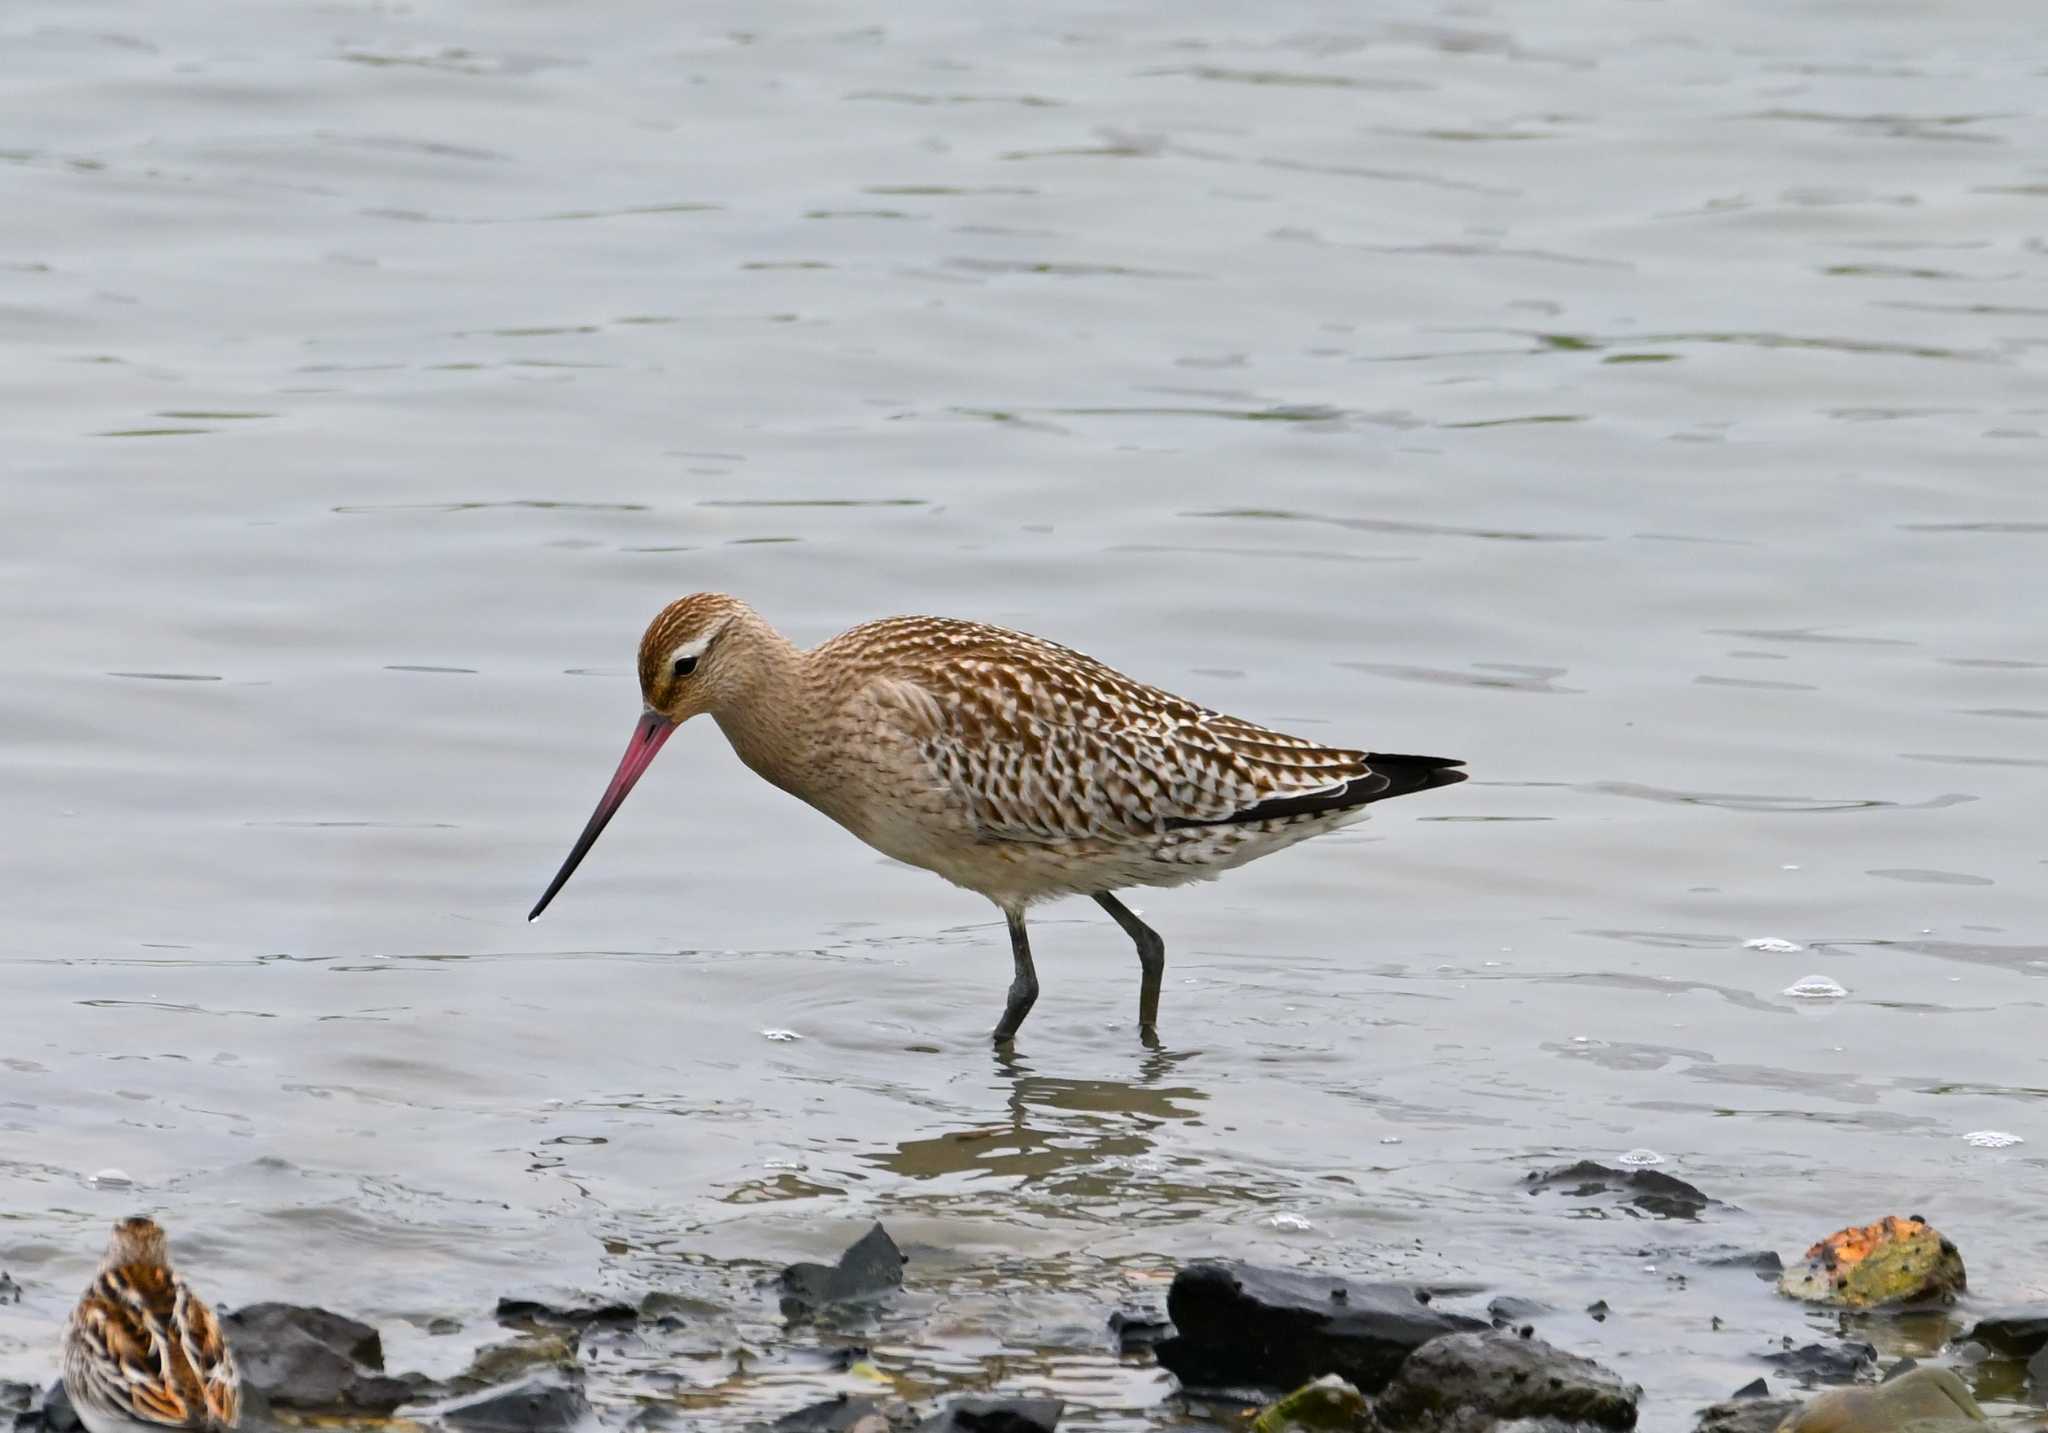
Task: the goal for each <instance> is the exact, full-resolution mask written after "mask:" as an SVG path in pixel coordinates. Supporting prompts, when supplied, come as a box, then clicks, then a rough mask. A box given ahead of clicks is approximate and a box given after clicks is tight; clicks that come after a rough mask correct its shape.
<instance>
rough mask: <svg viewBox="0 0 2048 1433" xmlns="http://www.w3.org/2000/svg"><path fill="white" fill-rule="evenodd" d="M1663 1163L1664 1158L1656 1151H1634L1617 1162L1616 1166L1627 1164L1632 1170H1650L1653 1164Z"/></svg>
mask: <svg viewBox="0 0 2048 1433" xmlns="http://www.w3.org/2000/svg"><path fill="white" fill-rule="evenodd" d="M1663 1162H1664V1156H1663V1155H1661V1154H1659V1153H1657V1151H1656V1150H1654V1149H1632V1150H1630V1151H1629V1152H1628V1153H1627V1154H1625V1155H1623V1156H1622V1157H1621V1158H1620V1159H1618V1160H1616V1161H1615V1163H1616V1164H1625V1165H1627V1166H1628V1167H1629V1168H1630V1169H1648V1168H1649V1167H1650V1166H1651V1165H1653V1164H1662V1163H1663Z"/></svg>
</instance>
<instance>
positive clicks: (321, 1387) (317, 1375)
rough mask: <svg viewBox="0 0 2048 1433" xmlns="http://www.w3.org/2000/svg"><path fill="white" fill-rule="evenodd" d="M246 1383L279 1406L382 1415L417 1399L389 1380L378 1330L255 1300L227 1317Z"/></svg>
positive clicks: (408, 1387)
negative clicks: (385, 1371)
mask: <svg viewBox="0 0 2048 1433" xmlns="http://www.w3.org/2000/svg"><path fill="white" fill-rule="evenodd" d="M221 1323H222V1325H223V1326H224V1327H225V1330H226V1332H227V1339H228V1345H229V1347H230V1348H232V1349H233V1350H234V1353H235V1362H236V1363H237V1364H239V1365H240V1366H241V1370H242V1386H243V1388H244V1389H245V1390H252V1391H254V1392H255V1393H257V1394H258V1395H260V1396H261V1397H262V1398H264V1399H265V1400H266V1401H267V1402H269V1403H270V1404H272V1405H273V1406H275V1407H278V1408H291V1409H297V1410H299V1411H301V1412H310V1413H321V1412H327V1413H332V1412H351V1413H374V1414H385V1413H389V1412H390V1411H391V1410H392V1409H394V1408H396V1407H398V1406H399V1405H400V1404H401V1403H405V1402H407V1401H408V1400H410V1399H411V1398H413V1397H414V1396H416V1391H417V1390H416V1387H415V1385H414V1384H412V1383H409V1382H407V1381H405V1380H403V1379H397V1378H386V1377H384V1344H383V1340H381V1339H380V1338H378V1336H377V1331H376V1330H375V1329H373V1328H371V1327H370V1326H369V1325H368V1324H365V1323H358V1322H357V1321H356V1320H354V1319H351V1318H344V1317H343V1316H342V1315H340V1314H336V1313H330V1312H328V1311H327V1310H326V1309H316V1308H303V1307H300V1306H299V1305H296V1304H275V1303H270V1304H250V1305H249V1306H248V1307H247V1308H242V1309H236V1310H234V1311H233V1312H232V1313H228V1314H225V1315H223V1316H222V1318H221Z"/></svg>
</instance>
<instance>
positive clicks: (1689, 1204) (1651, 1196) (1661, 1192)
mask: <svg viewBox="0 0 2048 1433" xmlns="http://www.w3.org/2000/svg"><path fill="white" fill-rule="evenodd" d="M1523 1182H1524V1183H1525V1184H1526V1185H1528V1188H1529V1193H1531V1194H1542V1193H1544V1192H1546V1191H1549V1190H1555V1191H1557V1192H1558V1193H1559V1194H1562V1195H1563V1196H1565V1197H1566V1198H1567V1199H1591V1198H1593V1197H1594V1196H1595V1195H1600V1194H1614V1195H1619V1196H1621V1198H1620V1207H1621V1208H1623V1209H1625V1210H1627V1211H1629V1212H1630V1213H1632V1214H1635V1215H1637V1217H1641V1215H1643V1214H1648V1215H1650V1216H1651V1217H1653V1218H1656V1219H1697V1218H1699V1217H1700V1214H1701V1212H1702V1211H1703V1210H1705V1209H1706V1208H1707V1206H1708V1205H1710V1204H1716V1203H1719V1201H1718V1200H1714V1199H1709V1198H1708V1197H1707V1196H1706V1195H1704V1194H1702V1193H1700V1191H1699V1190H1697V1189H1695V1188H1694V1187H1693V1186H1692V1185H1690V1184H1687V1183H1686V1182H1685V1181H1684V1180H1682V1179H1679V1178H1677V1177H1676V1176H1673V1175H1669V1174H1665V1173H1664V1172H1662V1171H1661V1170H1655V1169H1611V1168H1609V1167H1608V1166H1607V1165H1604V1164H1595V1163H1594V1162H1593V1161H1592V1160H1590V1159H1582V1160H1580V1161H1579V1162H1578V1163H1577V1164H1568V1165H1565V1166H1564V1167H1563V1168H1561V1169H1553V1170H1551V1171H1549V1172H1548V1173H1538V1172H1536V1171H1534V1170H1532V1171H1530V1173H1529V1174H1528V1175H1527V1176H1526V1178H1525V1179H1524V1180H1523Z"/></svg>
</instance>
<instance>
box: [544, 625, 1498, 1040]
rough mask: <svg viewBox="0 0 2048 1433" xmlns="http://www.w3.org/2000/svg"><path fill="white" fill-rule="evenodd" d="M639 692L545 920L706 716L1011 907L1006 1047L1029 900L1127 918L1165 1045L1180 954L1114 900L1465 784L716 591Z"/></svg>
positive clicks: (1071, 657) (755, 755) (867, 837)
mask: <svg viewBox="0 0 2048 1433" xmlns="http://www.w3.org/2000/svg"><path fill="white" fill-rule="evenodd" d="M640 693H641V696H642V698H643V699H644V701H645V703H646V709H645V711H644V712H643V713H642V715H641V717H640V724H639V726H638V727H636V728H635V729H634V732H633V738H632V740H631V741H630V742H629V743H628V744H627V747H626V754H625V756H624V757H623V758H622V759H621V760H620V762H619V769H618V771H617V773H616V774H615V775H614V776H613V777H612V780H611V785H610V786H608V787H606V788H605V793H604V796H603V797H602V798H601V799H600V800H599V801H598V803H597V810H596V811H594V812H592V813H591V817H590V821H589V823H588V824H587V825H586V826H584V828H583V834H582V835H581V836H579V837H577V838H576V844H575V846H574V847H572V848H571V849H570V851H569V857H568V859H567V860H566V861H564V862H563V863H562V868H561V870H560V871H558V872H556V874H555V878H554V880H553V881H551V882H550V883H549V884H548V888H547V891H546V893H545V894H543V895H542V896H541V898H540V901H539V903H538V904H536V905H535V906H534V908H533V911H532V912H531V914H529V915H528V916H527V919H528V920H532V919H534V918H536V917H537V916H539V915H540V913H541V912H542V911H544V910H546V909H547V906H548V902H549V901H551V900H553V899H554V898H555V893H556V892H557V891H559V890H561V888H562V885H563V883H564V882H566V881H567V880H568V879H569V877H570V875H571V874H572V873H573V872H574V871H575V869H576V867H577V865H578V863H580V862H581V861H582V860H583V857H584V855H585V854H586V853H587V852H588V851H589V850H590V847H591V844H592V843H593V842H595V841H596V840H597V837H598V833H599V832H601V831H602V830H604V827H605V823H606V822H608V821H610V820H611V819H612V815H613V813H615V812H616V811H617V810H618V809H619V805H620V803H621V802H623V801H624V800H625V799H626V793H627V792H629V791H631V790H632V789H633V783H634V782H636V781H638V780H639V779H640V776H641V773H642V772H644V771H646V770H647V766H648V763H650V762H652V761H653V760H654V755H655V753H656V752H658V751H660V750H661V746H662V743H663V742H665V741H667V740H668V739H669V737H670V735H671V734H672V733H674V731H675V729H676V728H677V727H678V726H680V725H682V724H683V723H684V722H686V721H688V720H689V719H690V718H691V717H693V716H696V715H697V714H698V713H700V712H708V713H709V714H710V715H711V718H712V720H714V721H716V722H717V723H718V726H719V729H720V730H721V731H723V732H724V733H725V737H726V740H727V741H729V742H731V743H732V747H733V750H734V751H735V752H737V753H738V754H739V758H740V760H741V761H743V762H745V763H746V764H747V765H748V766H749V767H751V768H752V769H753V770H754V772H755V774H756V775H758V776H761V777H762V778H764V779H765V780H767V781H769V782H772V783H773V784H774V785H776V786H779V787H781V788H782V789H783V790H784V791H787V792H789V793H790V794H791V795H792V796H795V797H798V798H799V799H801V800H803V801H805V802H808V803H809V804H810V805H812V806H815V807H816V808H817V809H818V810H820V811H822V812H824V813H825V814H826V815H827V816H830V817H831V818H832V819H833V820H834V821H837V822H838V823H839V824H840V825H842V826H844V827H845V828H846V829H847V830H849V831H851V832H852V833H853V834H854V835H856V836H858V837H860V839H861V840H863V841H865V842H867V843H868V844H869V845H870V846H873V847H874V848H875V849H876V850H878V851H881V852H883V853H885V854H887V855H890V856H893V857H895V858H896V859H897V860H899V861H904V862H907V863H908V864H910V865H913V866H922V867H923V868H924V869H925V870H928V871H934V872H937V873H938V874H939V875H941V876H944V877H945V878H946V879H947V880H949V881H951V882H952V883H953V884H954V885H956V886H964V887H966V888H967V889H968V890H970V891H978V892H980V893H981V894H982V895H984V896H986V897H988V898H989V899H990V900H991V901H993V902H995V904H996V906H997V908H998V909H1000V910H1001V911H1002V913H1003V919H1004V920H1005V921H1007V922H1008V923H1009V929H1010V951H1011V955H1012V958H1013V959H1014V961H1015V975H1014V977H1013V978H1012V980H1011V982H1010V994H1009V1000H1008V1002H1007V1004H1006V1005H1005V1006H1004V1008H1003V1018H1002V1019H1001V1020H1000V1021H999V1022H998V1023H997V1025H996V1028H995V1039H996V1040H997V1041H1004V1040H1008V1039H1010V1038H1011V1037H1012V1036H1014V1035H1015V1034H1016V1033H1017V1027H1018V1026H1020V1025H1022V1024H1023V1023H1024V1017H1025V1016H1026V1015H1027V1014H1029V1013H1030V1011H1031V1006H1032V1003H1033V1002H1034V1001H1035V1000H1037V999H1038V975H1037V972H1036V971H1034V970H1033V969H1032V965H1031V943H1030V941H1029V939H1028V938H1027V937H1026V935H1025V933H1024V911H1025V908H1026V907H1028V906H1030V905H1031V904H1032V903H1034V902H1036V901H1042V900H1049V899H1051V898H1053V897H1055V896H1067V895H1082V896H1089V897H1092V898H1093V899H1094V901H1095V903H1096V904H1097V905H1099V906H1101V907H1102V908H1103V909H1104V910H1105V911H1107V912H1109V915H1110V918H1111V919H1112V920H1114V921H1115V922H1116V923H1117V924H1118V925H1119V926H1121V927H1123V930H1124V933H1125V934H1126V935H1128V936H1129V937H1130V938H1131V939H1132V941H1133V942H1135V943H1136V945H1137V948H1138V964H1139V968H1140V971H1141V980H1140V983H1139V988H1138V1026H1139V1029H1140V1031H1141V1032H1142V1033H1143V1034H1144V1035H1145V1036H1146V1037H1147V1038H1151V1037H1152V1036H1153V1034H1154V1030H1155V1027H1156V1026H1157V1024H1158V1020H1159V982H1160V977H1161V975H1162V973H1163V972H1164V971H1165V969H1166V944H1165V942H1164V941H1162V940H1161V939H1160V938H1159V935H1158V933H1157V932H1155V931H1154V930H1153V929H1152V928H1151V927H1150V926H1148V925H1146V924H1145V923H1144V922H1143V921H1142V920H1140V919H1138V917H1137V915H1136V913H1135V912H1133V911H1132V910H1131V909H1130V908H1129V907H1128V906H1126V905H1125V904H1124V903H1123V902H1122V901H1120V900H1118V899H1117V898H1116V895H1115V893H1116V892H1117V891H1119V890H1122V889H1124V888H1125V887H1127V886H1177V885H1180V884H1182V883H1183V882H1186V881H1198V880H1206V879H1209V878H1211V877H1214V876H1217V875H1220V874H1222V873H1223V872H1224V871H1227V870H1229V869H1231V868H1232V867H1233V866H1241V865H1243V864H1244V863H1245V862H1247V861H1254V860H1257V859H1258V858H1259V857H1261V856H1264V855H1268V854H1270V853H1271V852H1274V851H1278V850H1280V849H1281V848H1282V847H1285V846H1291V845H1293V844H1294V843H1295V842H1296V841H1301V840H1305V839H1307V838H1308V837H1310V836H1316V835H1320V834H1322V833H1323V832H1325V831H1329V830H1333V829H1334V828H1336V827H1338V826H1343V825H1346V824H1348V823H1349V822H1352V821H1356V820H1358V819H1359V818H1360V817H1362V816H1364V815H1365V810H1364V808H1365V807H1366V806H1367V805H1368V804H1369V803H1371V802H1374V801H1383V800H1385V799H1387V798H1388V797H1390V796H1406V795H1407V794H1408V793H1409V792H1411V791H1427V790H1429V789H1430V788H1431V787H1435V786H1448V785H1450V784H1451V783H1453V782H1456V781H1463V780H1464V779H1465V773H1464V772H1462V771H1459V770H1457V769H1456V768H1458V767H1459V766H1461V765H1463V763H1462V762H1458V761H1450V760H1446V759H1444V758H1442V757H1435V756H1385V755H1381V754H1379V753H1377V752H1367V751H1347V750H1344V749H1342V748H1338V747H1329V746H1323V745H1321V744H1320V743H1318V742H1313V741H1307V740H1304V739H1303V738H1301V737H1298V736H1286V735H1283V734H1282V733H1280V732H1277V731H1269V730H1267V729H1266V728H1264V727H1261V726H1255V725H1253V724H1252V723H1251V722H1248V721H1242V720H1240V719H1239V718H1237V717H1231V716H1224V715H1222V714H1221V713H1219V712H1213V711H1210V710H1209V709H1208V708H1206V707H1201V706H1197V705H1196V704H1195V703H1193V702H1191V701H1188V700H1186V699H1185V698H1182V697H1177V696H1174V695H1172V694H1171V693H1168V692H1163V691H1160V690H1159V689H1158V688H1156V687H1148V686H1145V685H1144V684H1142V683H1140V682H1136V681H1133V680H1132V679H1131V678H1129V677H1127V676H1125V675H1123V674H1122V673H1121V672H1118V671H1116V670H1114V669H1113V668H1110V667H1106V666H1104V665H1103V664H1102V663H1100V662H1098V661H1096V660H1095V659H1094V658H1092V657H1087V656H1083V655H1082V654H1081V653H1079V652H1076V651H1073V650H1071V649H1069V648H1066V647H1062V646H1059V645H1058V644H1057V643H1053V642H1048V641H1045V640H1044V639H1043V638H1039V637H1032V636H1028V635H1026V634H1025V633H1022V632H1013V631H1010V630H1008V629H1007V628H1003V627H990V626H986V625H984V624H982V623H979V622H960V621H954V620H952V619H949V618H944V617H888V618H884V619H883V620H881V621H879V622H868V623H864V624H863V625H861V626H859V627H855V628H852V629H851V630H849V631H846V632H842V633H840V634H839V635H838V636H837V637H834V638H832V639H831V640H830V641H828V642H825V643H824V644H822V645H820V646H817V647H813V648H811V649H810V650H809V651H805V650H803V649H801V648H799V647H797V646H796V645H795V644H793V643H791V642H790V641H789V640H788V639H787V638H785V637H784V636H783V635H782V634H781V633H780V632H777V631H776V630H775V629H774V628H773V627H771V626H770V625H768V623H767V622H766V621H764V620H762V618H761V617H760V616H758V615H757V614H756V613H755V612H754V610H753V609H752V608H751V607H748V606H747V605H746V604H745V603H744V602H741V601H740V600H739V599H738V598H735V597H728V596H726V595H724V594H723V593H718V592H699V593H696V594H694V595H692V596H689V597H683V598H680V599H678V600H677V601H675V602H672V603H670V604H669V605H668V606H667V607H666V608H665V609H663V610H662V612H661V613H660V615H658V616H657V617H656V618H655V619H654V621H653V622H652V623H651V624H650V625H649V626H648V628H647V633H646V635H645V636H644V637H642V638H641V640H640Z"/></svg>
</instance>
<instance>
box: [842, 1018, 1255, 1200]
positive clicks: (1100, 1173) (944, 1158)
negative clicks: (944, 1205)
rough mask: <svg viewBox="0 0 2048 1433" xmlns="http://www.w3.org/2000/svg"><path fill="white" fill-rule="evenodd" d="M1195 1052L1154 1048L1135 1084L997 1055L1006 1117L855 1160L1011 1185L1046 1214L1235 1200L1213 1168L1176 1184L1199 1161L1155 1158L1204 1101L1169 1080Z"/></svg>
mask: <svg viewBox="0 0 2048 1433" xmlns="http://www.w3.org/2000/svg"><path fill="white" fill-rule="evenodd" d="M1194 1053H1195V1052H1193V1051H1178V1052H1169V1051H1164V1050H1154V1051H1152V1052H1150V1053H1149V1054H1147V1055H1146V1056H1144V1058H1143V1059H1142V1060H1141V1061H1140V1062H1139V1064H1138V1069H1137V1072H1136V1076H1135V1078H1133V1079H1129V1080H1087V1079H1075V1078H1071V1077H1067V1076H1060V1075H1041V1074H1036V1073H1034V1072H1033V1071H1032V1069H1031V1066H1030V1064H1029V1062H1028V1061H1026V1060H1024V1059H1022V1058H1020V1057H1018V1056H1017V1055H1015V1054H1014V1053H1011V1052H1008V1051H1004V1052H1000V1053H999V1054H998V1056H997V1058H996V1061H995V1064H996V1070H997V1077H998V1079H999V1081H1000V1082H1001V1084H1000V1085H999V1086H998V1088H1002V1087H1004V1086H1007V1089H1006V1091H1005V1098H1004V1104H1005V1106H1006V1108H1007V1112H1008V1118H1007V1120H1001V1121H995V1122H990V1123H986V1124H977V1125H973V1126H970V1127H968V1128H965V1129H957V1130H948V1131H946V1132H945V1133H942V1134H936V1135H931V1136H928V1137H926V1138H922V1139H912V1140H905V1141H903V1142H902V1143H900V1144H897V1145H896V1146H895V1147H894V1148H892V1149H888V1150H878V1151H876V1152H874V1153H872V1154H868V1155H865V1156H863V1158H864V1159H866V1160H867V1161H868V1162H869V1163H872V1164H875V1165H879V1166H880V1167H881V1168H883V1169H887V1170H889V1171H890V1172H891V1173H894V1174H899V1175H903V1176H905V1177H906V1178H909V1179H915V1180H920V1181H925V1180H958V1179H960V1178H961V1177H963V1176H964V1177H965V1178H966V1179H967V1180H969V1181H978V1180H981V1179H1000V1180H1005V1181H1010V1182H1012V1185H1013V1188H1012V1194H1013V1195H1014V1196H1021V1197H1023V1198H1024V1200H1025V1201H1026V1205H1027V1207H1029V1206H1030V1205H1031V1204H1032V1203H1034V1202H1037V1201H1045V1204H1046V1208H1047V1210H1048V1212H1052V1204H1053V1203H1054V1202H1055V1201H1056V1202H1057V1205H1058V1211H1059V1212H1066V1213H1071V1212H1072V1210H1073V1205H1074V1202H1075V1201H1077V1200H1078V1201H1084V1202H1087V1203H1100V1202H1104V1201H1109V1202H1120V1201H1125V1200H1131V1199H1135V1198H1142V1199H1143V1201H1144V1202H1145V1203H1146V1204H1147V1205H1151V1206H1159V1205H1163V1204H1164V1205H1179V1204H1184V1203H1187V1202H1189V1201H1194V1202H1199V1203H1201V1204H1203V1205H1210V1204H1213V1203H1214V1202H1216V1200H1217V1199H1219V1198H1222V1199H1229V1198H1233V1197H1240V1196H1241V1194H1242V1191H1235V1192H1233V1191H1226V1190H1223V1189H1221V1188H1219V1187H1218V1186H1217V1185H1216V1183H1215V1182H1214V1181H1213V1178H1212V1176H1213V1174H1214V1171H1213V1170H1204V1177H1203V1178H1202V1179H1201V1181H1200V1183H1190V1184H1187V1185H1181V1184H1178V1183H1176V1182H1175V1181H1174V1178H1173V1176H1174V1175H1175V1174H1176V1173H1180V1172H1182V1171H1185V1172H1187V1173H1193V1172H1194V1167H1195V1166H1196V1165H1197V1164H1198V1161H1196V1160H1194V1159H1181V1158H1168V1157H1164V1156H1161V1155H1159V1154H1158V1153H1157V1152H1156V1138H1157V1135H1158V1133H1159V1132H1160V1131H1161V1130H1162V1129H1165V1128H1167V1127H1169V1126H1172V1125H1176V1124H1188V1123H1190V1122H1193V1121H1195V1120H1196V1119H1197V1118H1198V1116H1199V1114H1200V1106H1201V1104H1202V1102H1204V1101H1206V1100H1207V1099H1208V1098H1209V1095H1208V1092H1207V1091H1204V1090H1201V1089H1198V1088H1196V1087H1195V1086H1193V1085H1189V1084H1185V1083H1167V1081H1168V1079H1169V1078H1170V1077H1171V1076H1172V1075H1173V1074H1174V1073H1175V1067H1176V1066H1178V1065H1179V1064H1180V1063H1181V1062H1182V1061H1183V1060H1186V1059H1188V1058H1189V1057H1190V1056H1191V1055H1192V1054H1194ZM950 1192H951V1193H957V1192H959V1191H950ZM935 1193H936V1192H935ZM938 1197H939V1198H941V1199H944V1198H945V1197H946V1196H945V1195H944V1194H939V1195H938ZM949 1202H950V1201H949Z"/></svg>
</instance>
